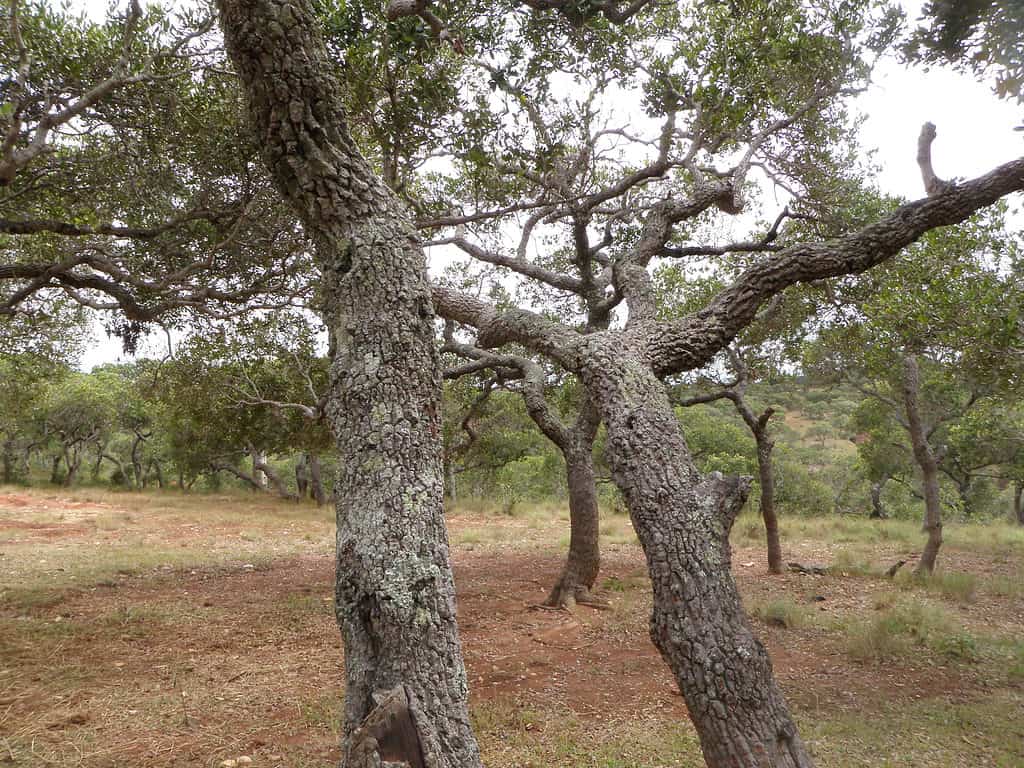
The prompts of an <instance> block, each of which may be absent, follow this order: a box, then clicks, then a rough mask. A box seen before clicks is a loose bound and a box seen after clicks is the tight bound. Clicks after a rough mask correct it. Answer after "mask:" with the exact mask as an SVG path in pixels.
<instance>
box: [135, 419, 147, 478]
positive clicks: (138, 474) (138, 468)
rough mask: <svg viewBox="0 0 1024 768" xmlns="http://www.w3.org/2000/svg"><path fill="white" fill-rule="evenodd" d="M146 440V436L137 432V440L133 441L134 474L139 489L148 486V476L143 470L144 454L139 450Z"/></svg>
mask: <svg viewBox="0 0 1024 768" xmlns="http://www.w3.org/2000/svg"><path fill="white" fill-rule="evenodd" d="M145 440H146V438H144V437H143V436H142V435H140V434H139V433H138V432H136V433H135V440H133V441H132V474H133V475H134V476H135V487H136V488H139V489H142V488H145V487H146V478H145V476H144V475H143V472H142V456H141V455H140V452H139V451H140V449H141V448H142V444H143V443H144V442H145Z"/></svg>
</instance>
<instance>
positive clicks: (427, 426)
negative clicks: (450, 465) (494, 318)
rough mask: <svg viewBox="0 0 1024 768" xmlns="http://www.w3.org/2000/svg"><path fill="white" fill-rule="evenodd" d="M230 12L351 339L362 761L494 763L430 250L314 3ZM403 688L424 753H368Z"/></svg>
mask: <svg viewBox="0 0 1024 768" xmlns="http://www.w3.org/2000/svg"><path fill="white" fill-rule="evenodd" d="M219 7H220V10H221V23H222V25H223V28H224V33H225V39H226V42H227V47H228V51H229V53H230V55H231V57H232V60H233V61H234V63H235V66H236V67H237V69H238V70H239V74H240V75H241V79H242V82H243V84H244V86H245V89H246V91H247V95H248V100H249V107H250V112H251V116H252V122H253V125H254V127H255V130H256V134H257V136H258V139H259V141H260V143H261V146H262V150H263V154H264V158H265V160H266V162H267V165H268V167H269V168H270V171H271V174H272V176H273V177H274V179H275V181H276V183H277V185H278V187H279V188H280V190H281V191H282V193H283V194H284V196H285V198H286V199H287V200H288V201H289V202H290V203H291V204H292V206H293V207H294V208H295V210H296V211H297V212H298V214H299V216H300V217H301V218H302V221H303V223H304V225H305V228H306V231H307V233H308V234H309V235H310V237H311V238H312V239H313V241H314V242H315V243H316V250H317V257H318V259H319V261H320V268H321V270H322V273H323V276H324V278H323V279H324V287H323V291H322V294H323V302H324V304H323V312H324V316H325V320H326V322H327V324H328V328H329V329H330V332H331V336H332V346H333V348H334V349H335V355H334V359H333V361H332V366H331V385H330V388H329V392H330V395H329V399H328V401H327V404H326V409H325V410H326V415H327V420H328V423H329V424H330V426H331V428H332V431H333V432H334V435H335V439H336V443H337V448H338V454H339V457H338V458H339V460H340V465H341V467H342V470H341V472H340V473H339V477H338V486H337V490H336V493H335V497H336V503H337V518H338V541H337V582H336V601H335V609H336V614H337V618H338V623H339V625H340V627H341V630H342V634H343V637H344V641H345V670H346V682H347V684H346V692H345V693H346V701H345V744H344V745H343V753H344V755H345V761H346V764H347V765H348V766H350V768H357V767H358V768H362V766H371V765H377V766H379V765H380V764H381V761H382V760H383V761H385V762H396V761H399V760H400V761H402V762H406V763H408V764H410V765H418V764H420V763H422V764H423V765H424V766H430V767H431V768H434V767H438V768H441V767H444V768H447V767H449V766H451V767H453V768H454V767H455V766H458V768H472V767H473V766H478V765H479V764H480V758H479V753H478V749H477V745H476V741H475V739H474V737H473V734H472V731H471V728H470V722H469V715H468V710H467V706H466V699H467V684H466V674H465V669H464V667H463V662H462V651H461V647H460V641H459V636H458V631H457V627H456V623H455V592H454V585H453V581H452V573H451V566H450V564H449V553H448V541H447V536H446V532H445V527H444V520H443V510H442V477H441V474H442V468H441V452H440V430H441V424H440V394H441V387H440V373H439V370H440V369H439V360H438V355H437V352H436V349H435V345H434V328H433V318H434V315H433V309H432V306H431V301H430V291H429V286H428V284H427V281H426V273H425V260H424V255H423V251H422V248H421V247H420V246H419V244H418V238H417V235H416V232H415V231H414V229H413V227H412V226H411V224H410V222H409V218H408V216H407V214H406V211H405V209H404V206H402V204H401V203H400V202H399V201H397V200H396V199H395V198H394V196H393V195H392V194H391V192H390V191H389V190H388V189H387V187H386V186H385V185H384V184H383V183H382V182H381V181H380V180H379V179H377V178H376V176H375V175H374V173H373V172H372V170H371V168H370V167H369V165H368V164H367V162H366V161H365V160H364V159H363V158H362V156H361V155H360V154H359V152H358V150H357V149H356V147H355V145H354V143H353V141H352V138H351V136H350V134H349V131H348V127H347V124H346V121H345V115H344V114H343V112H342V107H341V105H342V104H343V101H344V100H343V98H342V95H343V94H342V89H341V87H340V85H339V83H338V82H337V81H336V80H335V79H334V77H333V76H332V74H331V73H332V72H333V71H334V69H335V67H334V63H333V62H332V61H331V59H330V58H329V56H328V54H327V51H326V50H325V47H324V44H323V41H322V39H321V38H320V36H319V34H318V32H317V24H316V19H315V17H314V14H313V13H312V10H311V8H310V6H309V4H308V3H307V2H306V0H220V2H219ZM397 688H401V689H402V691H403V692H404V694H405V696H406V698H407V701H408V707H409V709H410V710H411V711H413V712H414V713H416V714H415V717H414V718H413V722H414V725H415V728H416V731H417V740H416V744H417V749H418V754H415V755H414V754H402V755H400V756H396V755H391V754H388V755H384V754H381V752H380V751H379V750H377V749H370V750H366V749H364V748H363V745H364V744H365V742H364V741H363V740H361V739H358V738H355V737H354V734H356V731H357V729H358V728H359V727H360V725H362V724H363V723H364V722H368V720H367V718H370V717H371V716H372V715H373V713H374V712H375V711H376V710H377V708H378V707H379V706H382V702H384V701H385V700H389V699H388V694H389V692H392V691H394V690H395V689H397ZM371 719H372V718H371ZM417 761H419V762H417Z"/></svg>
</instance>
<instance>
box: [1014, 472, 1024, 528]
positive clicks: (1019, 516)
mask: <svg viewBox="0 0 1024 768" xmlns="http://www.w3.org/2000/svg"><path fill="white" fill-rule="evenodd" d="M1013 516H1014V517H1015V518H1016V520H1017V522H1018V523H1019V524H1021V525H1024V480H1015V481H1014V483H1013Z"/></svg>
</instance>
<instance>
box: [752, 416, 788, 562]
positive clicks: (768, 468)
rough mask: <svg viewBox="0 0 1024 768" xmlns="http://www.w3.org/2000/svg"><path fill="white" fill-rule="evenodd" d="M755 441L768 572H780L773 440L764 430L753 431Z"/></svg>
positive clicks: (780, 557)
mask: <svg viewBox="0 0 1024 768" xmlns="http://www.w3.org/2000/svg"><path fill="white" fill-rule="evenodd" d="M754 438H755V440H756V441H757V474H758V479H759V480H760V482H761V500H760V502H759V506H760V510H761V519H762V520H764V536H765V543H766V545H767V550H768V572H769V573H774V574H780V573H782V542H781V541H780V540H779V517H778V515H777V514H776V512H775V468H774V467H773V465H772V449H773V448H775V441H774V440H772V439H771V438H770V437H768V435H767V433H766V431H765V430H763V429H762V430H760V431H758V432H755V433H754Z"/></svg>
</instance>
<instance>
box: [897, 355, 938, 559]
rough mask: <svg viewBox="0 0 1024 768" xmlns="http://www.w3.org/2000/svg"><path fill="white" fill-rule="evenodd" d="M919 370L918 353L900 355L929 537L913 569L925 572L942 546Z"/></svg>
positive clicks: (935, 470)
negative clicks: (922, 408)
mask: <svg viewBox="0 0 1024 768" xmlns="http://www.w3.org/2000/svg"><path fill="white" fill-rule="evenodd" d="M920 394H921V370H920V368H919V366H918V363H917V357H915V356H914V355H907V356H906V357H905V358H904V359H903V403H904V406H905V408H906V413H907V427H908V429H907V431H908V432H909V433H910V444H911V445H912V446H913V448H914V460H915V461H916V462H917V465H918V466H919V467H920V468H921V482H922V486H923V488H924V530H925V531H926V532H927V533H928V541H927V543H926V544H925V548H924V551H923V552H922V553H921V560H920V561H919V562H918V564H917V569H916V572H917V573H919V574H921V573H924V574H928V573H931V572H932V571H933V570H935V558H936V557H937V556H938V554H939V547H941V546H942V506H941V502H940V500H939V462H938V461H937V460H936V458H935V452H934V451H933V450H932V447H931V445H930V444H929V442H928V432H927V429H926V428H925V426H924V422H923V421H922V418H921V405H920V402H919V398H920Z"/></svg>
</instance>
